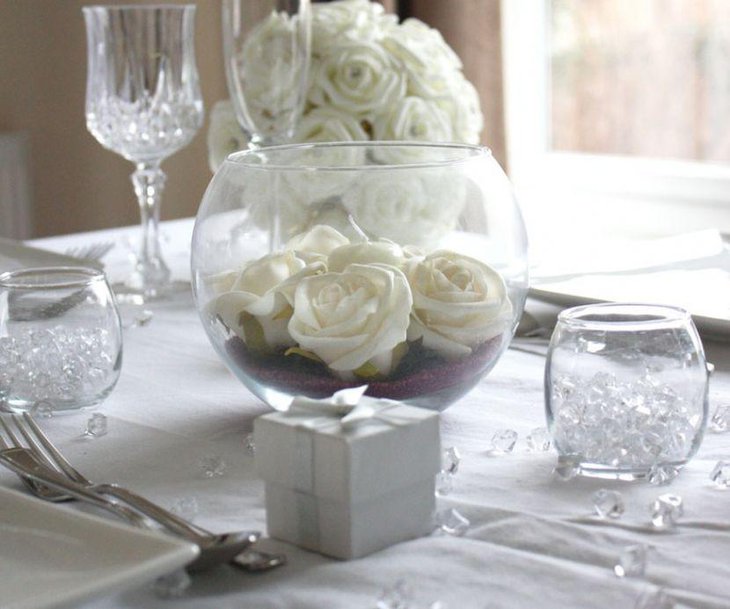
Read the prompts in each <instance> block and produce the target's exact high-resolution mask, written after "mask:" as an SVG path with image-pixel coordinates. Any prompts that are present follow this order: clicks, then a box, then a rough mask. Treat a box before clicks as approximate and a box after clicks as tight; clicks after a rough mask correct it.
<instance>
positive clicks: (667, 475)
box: [646, 463, 679, 486]
mask: <svg viewBox="0 0 730 609" xmlns="http://www.w3.org/2000/svg"><path fill="white" fill-rule="evenodd" d="M678 475H679V468H678V467H676V466H674V465H672V464H670V463H655V464H654V465H652V466H651V468H649V472H648V473H647V475H646V479H647V481H648V482H649V484H653V485H654V486H664V485H667V484H669V483H670V482H672V480H674V479H675V478H676V477H677V476H678Z"/></svg>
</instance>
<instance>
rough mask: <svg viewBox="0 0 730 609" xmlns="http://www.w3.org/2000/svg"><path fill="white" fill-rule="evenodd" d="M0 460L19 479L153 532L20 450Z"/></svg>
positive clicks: (125, 511) (131, 513)
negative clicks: (49, 488)
mask: <svg viewBox="0 0 730 609" xmlns="http://www.w3.org/2000/svg"><path fill="white" fill-rule="evenodd" d="M0 461H2V462H3V463H4V464H5V465H6V466H7V467H8V468H9V469H11V470H13V471H14V472H15V473H16V474H19V475H21V476H28V477H30V478H33V479H34V480H37V481H38V482H42V483H43V484H46V485H48V486H50V487H52V488H55V489H57V490H60V491H62V492H64V493H66V494H68V495H71V496H72V497H74V498H76V499H78V500H80V501H84V502H86V503H89V504H91V505H94V506H96V507H98V508H101V509H103V510H106V511H107V512H111V513H112V514H114V515H115V516H118V517H119V518H122V519H123V520H126V521H127V522H129V523H130V524H133V525H134V526H137V527H140V528H143V529H154V530H156V529H157V527H155V526H153V525H152V523H151V522H150V521H149V519H147V518H146V517H145V516H144V515H142V514H140V513H138V512H135V511H134V510H132V509H130V508H128V507H127V506H126V505H123V504H121V503H118V502H116V501H112V500H110V499H107V498H106V497H104V496H103V495H100V494H98V493H96V492H94V491H93V490H91V489H88V488H86V487H84V486H83V485H81V484H78V483H76V482H73V481H72V480H69V479H68V478H66V476H63V475H61V474H57V473H56V472H55V471H54V470H52V469H51V468H49V467H47V466H45V465H43V464H42V463H40V462H38V461H36V459H35V458H34V457H33V456H32V455H31V454H30V453H29V452H28V451H27V449H24V448H10V449H7V450H3V451H1V452H0Z"/></svg>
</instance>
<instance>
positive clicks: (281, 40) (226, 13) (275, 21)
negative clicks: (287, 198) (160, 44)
mask: <svg viewBox="0 0 730 609" xmlns="http://www.w3.org/2000/svg"><path fill="white" fill-rule="evenodd" d="M311 27H312V26H311V5H310V0H257V1H256V2H251V1H247V0H223V56H224V60H225V66H226V78H227V80H228V90H229V93H230V95H231V100H232V102H233V107H234V109H235V112H236V118H237V119H238V122H239V124H240V125H241V127H242V128H243V130H244V131H245V132H246V135H248V138H249V146H250V147H252V148H258V147H263V146H269V145H273V144H281V143H286V142H288V141H289V140H290V139H291V137H292V135H293V134H294V129H295V127H296V124H297V120H298V118H299V115H300V114H301V111H302V107H303V106H304V102H305V100H306V95H307V78H308V72H309V61H310V47H311Z"/></svg>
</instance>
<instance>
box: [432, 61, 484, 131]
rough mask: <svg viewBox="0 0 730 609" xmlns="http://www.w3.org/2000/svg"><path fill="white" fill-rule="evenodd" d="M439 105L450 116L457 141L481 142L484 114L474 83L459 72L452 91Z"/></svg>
mask: <svg viewBox="0 0 730 609" xmlns="http://www.w3.org/2000/svg"><path fill="white" fill-rule="evenodd" d="M438 105H439V106H440V107H441V108H442V109H443V110H444V111H445V112H446V113H447V115H448V116H449V122H450V123H451V129H452V131H453V138H454V141H455V142H464V143H465V144H478V143H479V139H480V135H481V133H482V129H483V128H484V115H483V114H482V108H481V104H480V101H479V93H477V90H476V89H475V88H474V85H472V84H471V83H470V82H469V81H468V80H466V79H465V78H463V77H462V76H461V74H459V75H458V78H457V79H455V81H454V83H453V87H452V89H451V91H450V93H449V94H448V95H446V96H444V97H443V98H441V99H440V100H439V101H438Z"/></svg>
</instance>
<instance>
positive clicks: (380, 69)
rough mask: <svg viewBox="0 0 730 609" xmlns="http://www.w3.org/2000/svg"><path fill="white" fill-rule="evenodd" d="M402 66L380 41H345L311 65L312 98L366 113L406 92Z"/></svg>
mask: <svg viewBox="0 0 730 609" xmlns="http://www.w3.org/2000/svg"><path fill="white" fill-rule="evenodd" d="M405 91H406V83H405V76H404V74H403V73H402V70H401V69H400V66H399V65H398V64H397V62H395V61H394V60H393V58H392V57H391V56H390V54H389V53H388V52H387V51H386V50H385V49H384V48H383V47H382V46H381V45H380V43H378V42H344V43H341V44H338V45H335V46H332V47H331V48H330V49H329V52H328V53H327V54H326V55H324V56H323V57H322V58H321V59H320V60H319V61H318V62H315V65H313V67H312V84H311V86H310V89H309V100H310V101H311V102H312V103H314V104H315V105H317V106H322V105H326V104H331V105H332V106H335V107H336V108H339V109H340V110H343V111H344V112H347V113H349V114H351V115H356V116H362V117H367V116H371V115H373V114H377V113H378V112H381V111H383V110H385V109H386V108H389V107H390V106H392V105H393V104H395V103H397V102H398V101H399V100H400V99H402V98H403V97H404V96H405Z"/></svg>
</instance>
